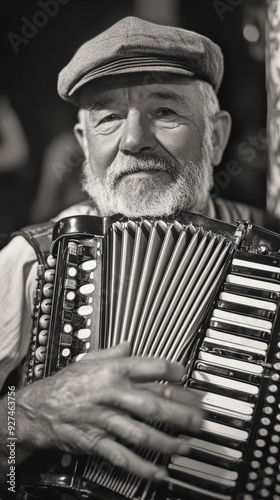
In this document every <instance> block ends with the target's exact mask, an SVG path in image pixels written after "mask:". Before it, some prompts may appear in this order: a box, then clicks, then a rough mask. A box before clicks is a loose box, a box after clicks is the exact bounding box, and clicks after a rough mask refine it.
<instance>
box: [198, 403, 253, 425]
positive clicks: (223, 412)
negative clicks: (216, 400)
mask: <svg viewBox="0 0 280 500" xmlns="http://www.w3.org/2000/svg"><path fill="white" fill-rule="evenodd" d="M201 407H202V409H203V410H205V411H207V410H208V411H212V412H213V411H214V413H215V414H216V415H224V416H227V417H230V418H238V419H240V420H243V421H245V422H250V421H251V420H252V415H244V413H238V412H236V411H233V410H226V409H225V408H217V407H215V410H213V408H212V407H211V406H210V405H207V404H206V403H202V404H201Z"/></svg>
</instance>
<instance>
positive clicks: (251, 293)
mask: <svg viewBox="0 0 280 500" xmlns="http://www.w3.org/2000/svg"><path fill="white" fill-rule="evenodd" d="M223 290H224V291H225V292H228V293H235V294H236V295H242V296H246V297H250V298H252V299H263V300H271V301H272V302H277V301H278V294H277V293H276V292H270V291H269V290H260V289H258V288H250V287H247V286H242V285H235V284H233V283H225V285H224V287H223Z"/></svg>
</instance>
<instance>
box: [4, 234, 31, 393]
mask: <svg viewBox="0 0 280 500" xmlns="http://www.w3.org/2000/svg"><path fill="white" fill-rule="evenodd" d="M0 276H1V286H0V387H2V386H3V383H4V382H5V380H6V378H7V376H8V375H9V373H11V371H13V370H14V369H15V368H16V367H17V366H18V365H19V364H20V363H21V361H22V360H23V358H24V357H25V356H26V354H27V351H28V346H29V343H30V338H31V327H32V312H33V301H34V297H35V291H36V278H37V261H36V255H35V251H34V250H33V248H32V246H31V245H30V244H29V243H28V242H27V241H26V240H25V238H23V236H16V237H15V238H13V239H12V240H11V242H10V243H9V244H8V245H7V246H6V247H5V248H4V249H3V250H2V251H1V252H0Z"/></svg>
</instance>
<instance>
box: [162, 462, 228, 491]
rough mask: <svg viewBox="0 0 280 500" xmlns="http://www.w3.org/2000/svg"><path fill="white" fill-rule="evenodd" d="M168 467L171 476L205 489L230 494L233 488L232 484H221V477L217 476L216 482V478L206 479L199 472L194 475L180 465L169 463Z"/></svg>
mask: <svg viewBox="0 0 280 500" xmlns="http://www.w3.org/2000/svg"><path fill="white" fill-rule="evenodd" d="M167 469H168V472H169V473H170V475H171V477H175V478H177V479H179V480H180V481H183V482H185V483H189V484H193V485H195V486H199V487H200V488H204V489H205V490H209V491H212V492H217V493H224V494H230V493H231V492H232V490H233V487H232V486H227V485H225V484H221V483H220V482H219V478H217V482H216V481H215V480H210V479H205V478H203V477H201V476H200V475H199V474H198V475H197V476H195V475H192V474H191V473H188V472H187V469H185V468H184V467H181V466H179V465H174V464H168V467H167Z"/></svg>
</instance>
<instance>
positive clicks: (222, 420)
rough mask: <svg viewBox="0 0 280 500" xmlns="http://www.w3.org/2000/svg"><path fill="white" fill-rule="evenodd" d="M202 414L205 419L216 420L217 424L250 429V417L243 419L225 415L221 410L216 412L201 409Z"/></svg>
mask: <svg viewBox="0 0 280 500" xmlns="http://www.w3.org/2000/svg"><path fill="white" fill-rule="evenodd" d="M203 414H204V416H205V418H207V420H212V421H213V422H217V423H219V424H225V425H231V426H232V427H235V428H237V429H244V430H247V429H250V428H251V423H250V422H251V419H250V420H243V419H242V418H237V417H233V416H230V415H225V414H223V413H222V412H221V413H220V412H219V413H218V412H215V411H210V410H203Z"/></svg>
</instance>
